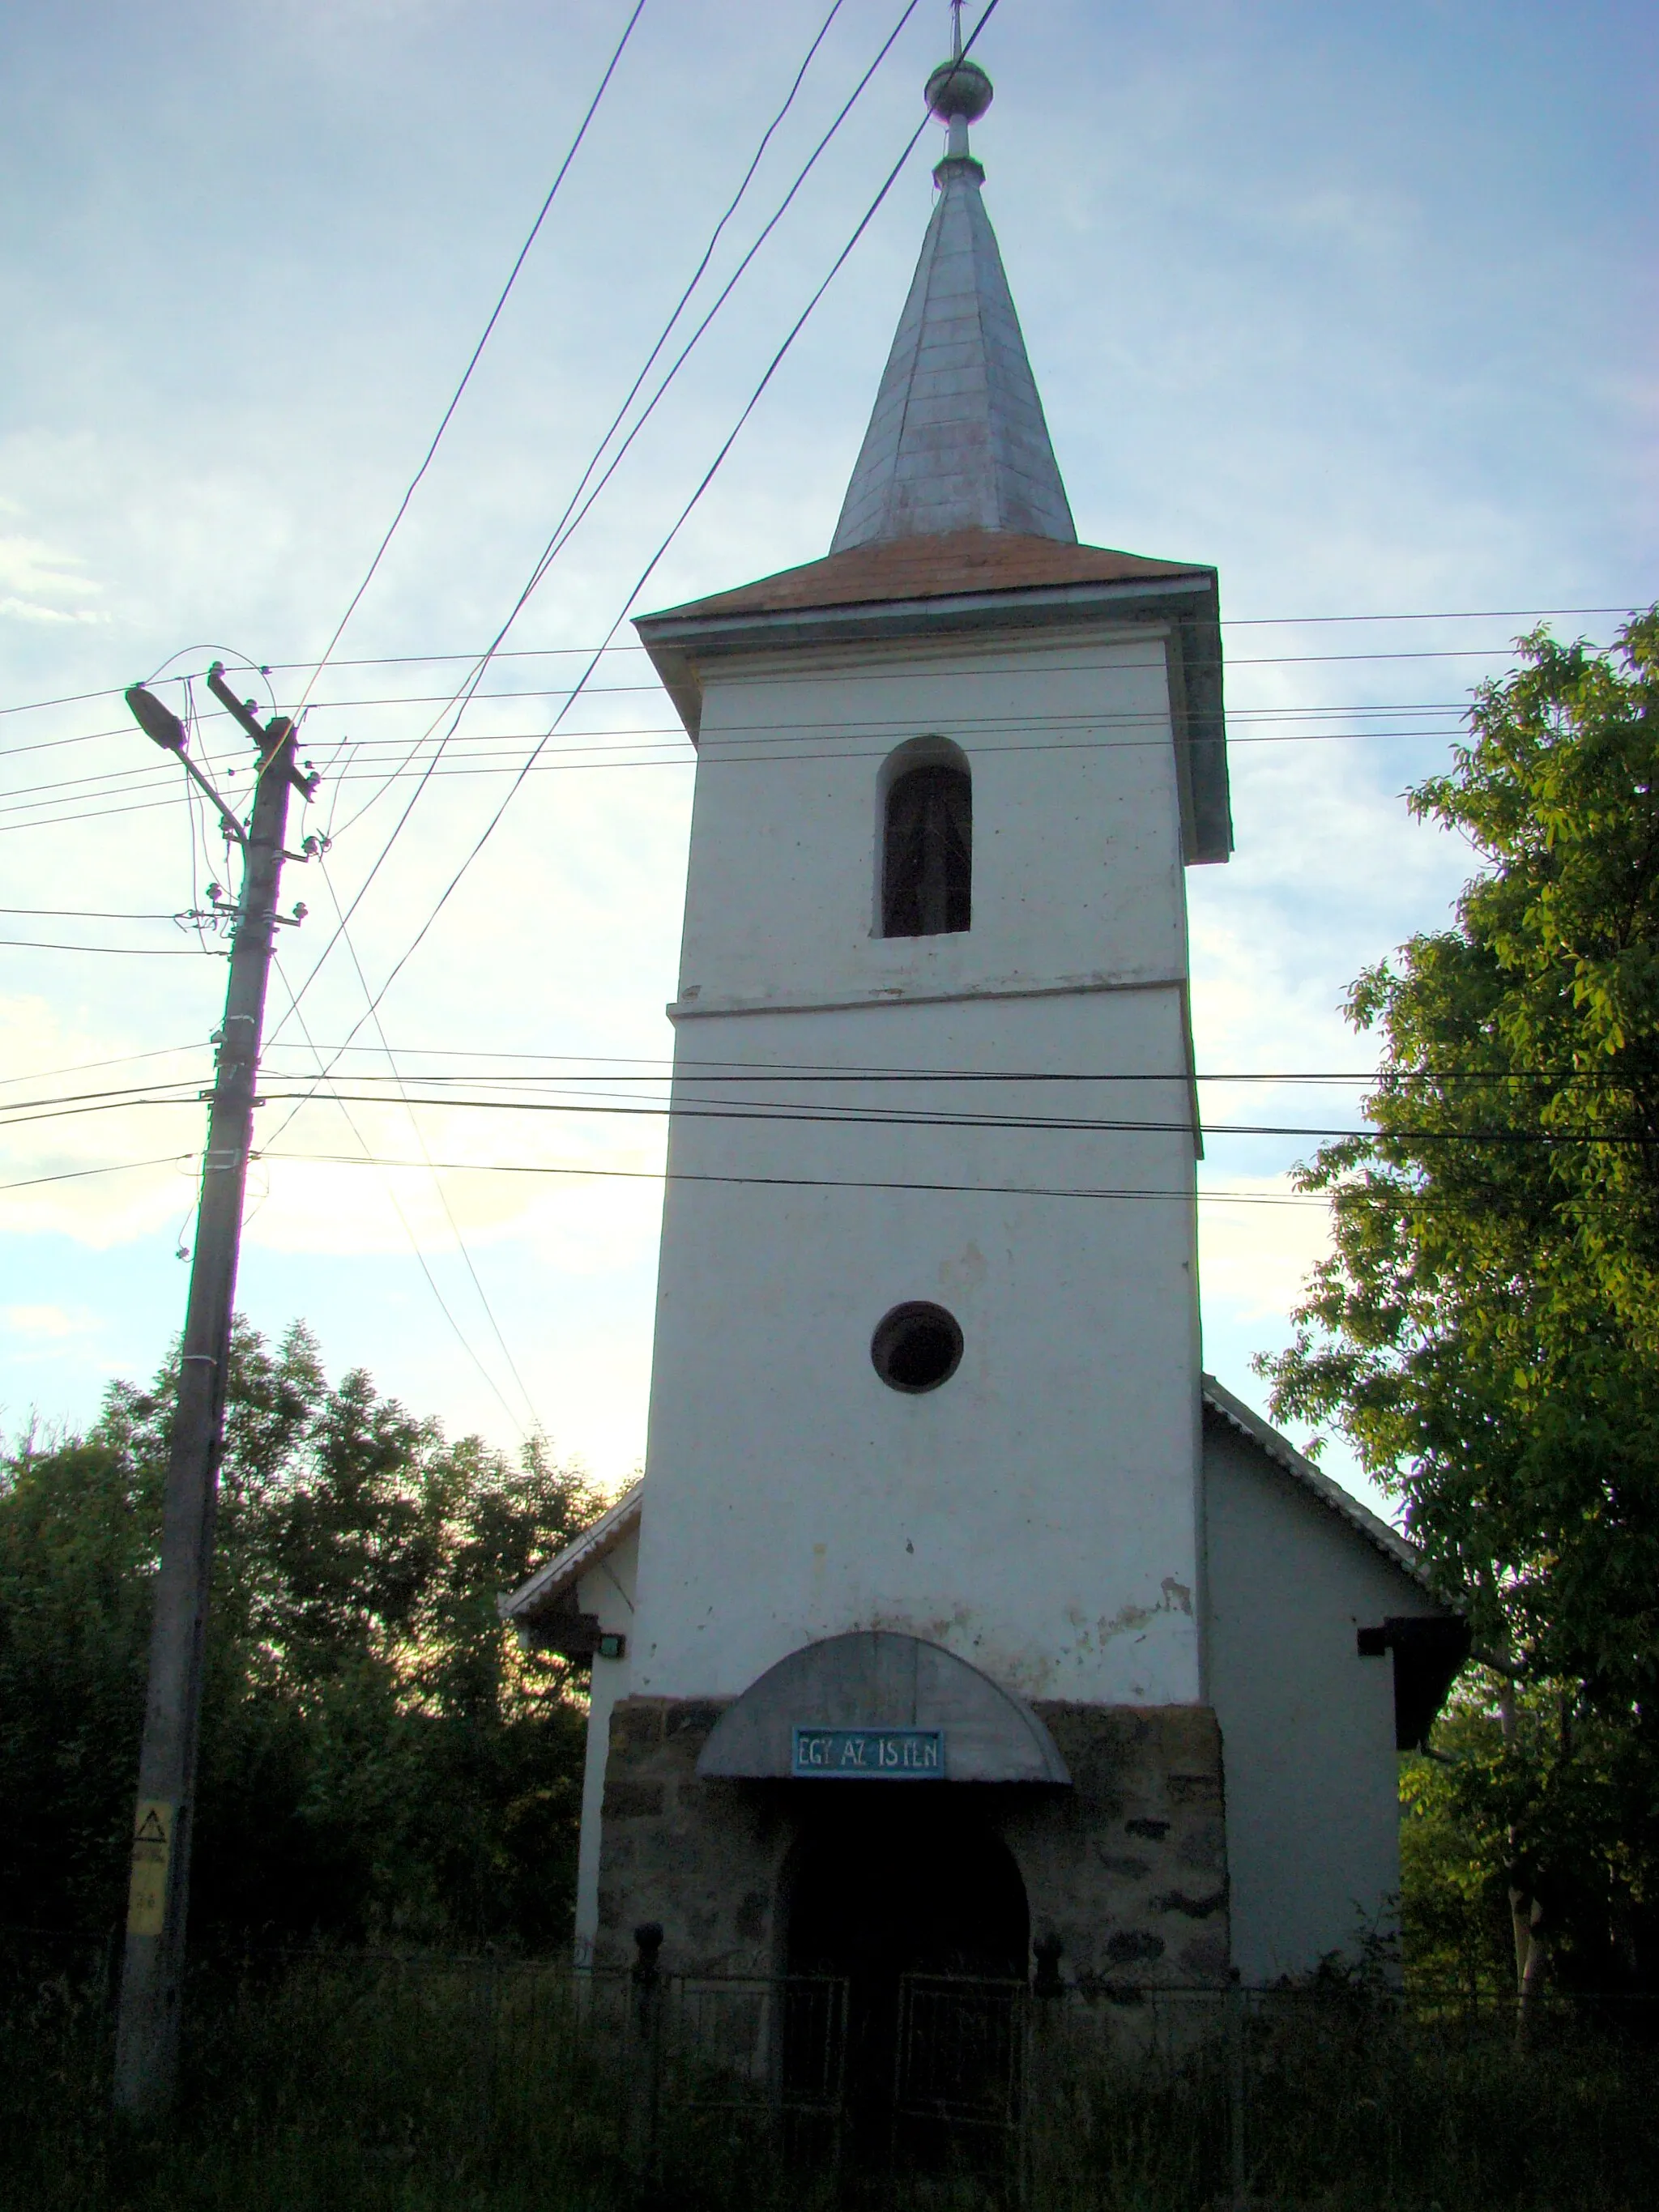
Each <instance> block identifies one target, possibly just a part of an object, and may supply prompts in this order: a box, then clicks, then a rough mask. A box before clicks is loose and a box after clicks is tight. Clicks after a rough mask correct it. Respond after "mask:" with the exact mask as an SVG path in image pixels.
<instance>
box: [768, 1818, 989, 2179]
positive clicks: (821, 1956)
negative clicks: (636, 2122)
mask: <svg viewBox="0 0 1659 2212" xmlns="http://www.w3.org/2000/svg"><path fill="white" fill-rule="evenodd" d="M802 1788H803V1789H804V1790H809V1791H810V1792H811V1803H810V1804H809V1805H806V1806H805V1807H803V1808H802V1822H801V1828H800V1832H799V1838H798V1840H797V1843H796V1845H795V1849H794V1850H793V1854H792V1856H791V1859H790V1862H789V1863H788V1865H787V1869H786V1873H785V1883H786V1895H785V1899H784V1900H783V1902H784V1907H785V1925H786V1928H787V1969H788V1972H789V1973H790V1974H791V1975H833V1976H836V1977H837V1978H842V1979H844V1981H845V1983H846V1986H847V2018H846V2043H845V2054H844V2072H843V2076H842V2079H843V2083H844V2099H845V2111H846V2115H847V2121H848V2145H849V2148H850V2150H851V2152H852V2154H853V2156H854V2159H855V2160H857V2161H858V2162H859V2163H860V2164H864V2165H869V2164H880V2163H884V2161H885V2160H887V2159H888V2158H889V2157H890V2156H892V2155H893V2154H895V2153H896V2154H897V2155H898V2157H899V2158H900V2160H902V2161H908V2160H924V2161H925V2162H927V2163H928V2164H938V2163H940V2162H949V2161H950V2160H952V2159H953V2158H955V2157H957V2156H958V2155H961V2154H963V2153H964V2152H967V2153H969V2154H971V2150H972V2142H971V2136H972V2126H971V2123H970V2121H968V2120H966V2119H964V2118H963V2116H968V2115H971V2114H973V2113H974V2112H985V2113H987V2114H989V2113H991V2112H996V2111H1000V2110H1001V2109H1002V2108H1003V2107H1004V2106H1006V2104H1007V2101H1008V2098H1009V2095H1010V2093H1011V2083H1012V2075H1011V2069H1012V2065H1013V2063H1014V2061H1015V2057H1016V2056H1017V2054H1016V2052H1015V2050H1014V2047H1013V2045H1012V2042H1011V2041H1010V2038H1011V2036H1012V2033H1013V2031H1014V2023H1015V2021H1016V2017H1017V2008H1016V2007H1015V2004H1014V2002H1013V2000H1012V1990H1009V1989H1008V1987H1007V1985H1009V1984H1024V1980H1025V1977H1026V1960H1027V1956H1028V1947H1029V1944H1030V1914H1029V1911H1028V1909H1027V1905H1026V1899H1025V1885H1024V1881H1022V1880H1021V1878H1020V1873H1019V1869H1018V1866H1017V1865H1016V1864H1015V1863H1014V1859H1013V1855H1012V1852H1011V1851H1010V1850H1009V1849H1008V1847H1007V1845H1006V1844H1005V1843H1004V1842H1003V1841H1002V1839H1001V1838H1000V1836H998V1835H997V1834H996V1833H995V1832H994V1829H993V1828H992V1827H991V1826H990V1824H989V1822H988V1821H987V1820H986V1819H985V1817H984V1815H983V1814H982V1813H981V1812H980V1810H979V1809H978V1808H976V1807H975V1805H974V1804H973V1803H972V1802H971V1799H969V1798H967V1797H964V1796H963V1794H962V1793H961V1792H960V1791H958V1790H952V1789H951V1787H950V1786H949V1785H948V1784H947V1785H944V1786H942V1787H935V1786H934V1785H932V1784H904V1783H882V1782H870V1783H860V1782H846V1783H836V1782H826V1783H822V1784H804V1785H802ZM970 1984H972V1985H976V1986H969V1985H970ZM987 1984H1000V1985H1003V1987H1002V1991H1001V1992H999V1991H998V1990H994V1989H987ZM807 2057H808V2054H807V2053H805V2052H804V2051H803V2052H800V2053H799V2054H793V2053H791V2052H788V2051H786V2053H785V2072H786V2077H787V2075H789V2074H790V2072H791V2071H792V2070H793V2065H795V2064H799V2063H801V2062H802V2061H804V2060H806V2059H807ZM947 2108H948V2111H947ZM952 2114H954V2115H955V2116H956V2123H957V2124H953V2122H952V2119H951V2115H952Z"/></svg>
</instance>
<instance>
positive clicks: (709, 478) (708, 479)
mask: <svg viewBox="0 0 1659 2212" xmlns="http://www.w3.org/2000/svg"><path fill="white" fill-rule="evenodd" d="M914 4H915V0H911V7H914ZM996 5H997V0H989V5H988V6H987V8H986V9H985V11H984V13H983V15H981V17H980V20H979V23H978V24H977V25H975V32H974V35H975V37H976V36H977V35H978V32H979V30H980V29H981V28H982V27H983V26H984V24H985V23H986V22H987V21H988V20H989V18H990V16H991V14H992V12H993V10H994V9H995V7H996ZM911 7H907V9H906V10H905V13H904V15H903V16H902V17H901V18H900V26H901V27H902V23H903V21H905V20H907V19H908V15H909V14H910V12H911ZM894 35H895V36H896V35H897V32H896V30H895V33H894ZM890 43H891V41H889V44H890ZM971 43H972V40H971V39H970V40H969V44H971ZM886 51H887V49H886V48H885V47H884V48H883V50H882V52H883V53H884V52H886ZM965 51H966V49H965V48H964V52H965ZM879 58H880V57H879V56H878V60H879ZM867 81H868V76H867V73H866V79H865V80H864V82H867ZM926 127H927V124H926V118H924V119H923V121H922V122H921V124H919V125H917V126H916V129H915V131H914V133H913V134H912V136H911V137H910V139H909V141H908V144H907V145H906V146H905V149H904V150H903V152H902V154H901V155H900V156H899V158H898V160H897V161H896V162H895V163H894V164H893V167H892V168H891V169H890V172H889V173H888V175H887V177H886V179H884V182H883V184H882V185H881V188H880V190H879V191H878V192H877V194H876V196H875V197H874V199H873V200H872V202H871V203H870V205H869V207H868V208H867V209H866V211H865V214H864V215H863V216H862V217H861V218H860V222H859V223H858V225H857V227H856V228H854V232H853V234H852V235H851V237H850V238H849V239H848V240H847V243H846V244H845V246H842V250H841V252H839V253H838V254H837V255H836V258H835V260H834V262H833V263H832V264H830V267H829V270H828V272H827V274H826V275H825V276H824V277H823V281H822V283H820V284H819V285H818V287H817V290H816V291H815V292H814V293H813V294H812V295H811V298H810V299H809V300H808V301H807V303H806V305H805V307H804V308H803V309H802V310H801V312H800V313H799V316H798V317H797V318H796V319H795V321H794V323H793V325H792V326H791V328H790V329H789V331H788V332H787V334H786V336H785V337H784V339H783V342H782V343H781V345H780V346H779V347H778V349H777V350H776V352H775V354H774V355H773V356H772V358H771V360H770V362H769V363H768V364H767V367H766V368H765V371H764V372H763V374H762V376H761V379H760V380H759V382H758V383H757V385H756V386H755V388H754V390H753V392H751V393H750V397H749V398H748V400H747V401H746V402H745V404H744V408H743V410H742V412H741V413H740V414H739V415H738V419H737V421H736V422H734V423H733V424H732V428H731V430H730V431H729V433H728V434H727V435H726V440H725V442H724V443H723V444H722V445H721V447H720V450H719V452H718V453H716V454H715V455H714V459H713V460H712V461H711V462H710V463H709V465H708V469H707V470H706V471H704V474H703V476H702V479H701V480H700V482H699V483H698V484H697V485H696V489H694V491H693V492H692V494H691V496H690V499H688V500H687V501H686V502H685V504H684V507H682V508H681V510H680V512H679V513H678V516H677V517H676V518H675V520H674V522H673V523H672V525H671V526H670V528H669V531H668V533H667V535H666V536H665V538H663V540H662V542H661V544H659V546H658V547H657V550H656V551H655V552H654V553H653V555H652V556H651V558H650V559H649V561H647V563H646V565H645V567H644V568H642V569H641V572H640V574H639V577H638V579H637V580H636V581H635V584H634V586H633V588H632V590H631V591H630V592H629V594H628V597H627V599H625V600H624V601H623V605H622V606H621V607H620V608H619V609H618V610H617V616H616V618H615V620H614V621H613V622H612V623H611V629H610V631H609V632H608V633H607V635H606V637H605V641H604V642H605V645H609V643H610V642H611V638H612V637H613V636H614V635H615V634H616V632H617V629H618V628H619V627H620V626H621V624H622V623H623V619H624V618H625V617H626V615H627V612H628V610H629V607H630V606H632V605H633V604H634V602H635V599H637V598H638V597H639V595H640V593H641V591H642V590H643V589H644V588H645V586H646V584H647V581H648V580H649V579H650V577H651V576H652V574H653V573H654V571H655V569H656V568H657V566H658V564H659V562H660V561H661V560H662V558H663V556H664V555H665V553H666V552H667V550H668V549H669V547H670V546H671V544H673V542H674V540H675V538H677V537H678V535H679V532H680V531H681V529H682V528H683V526H684V524H685V522H686V520H687V519H688V517H689V516H690V513H691V512H692V510H693V508H694V507H696V504H697V502H698V501H699V500H700V499H701V498H702V495H703V494H704V492H705V491H707V489H708V486H709V485H710V484H711V483H713V482H714V477H715V475H716V473H717V471H719V469H720V465H721V463H722V462H723V461H724V460H725V459H726V455H727V454H728V453H730V452H731V450H732V446H733V445H734V444H735V443H736V441H737V439H738V434H739V433H740V432H741V430H742V429H743V427H744V423H745V422H747V421H748V420H749V417H750V415H751V414H752V413H753V412H754V410H755V409H756V408H757V406H758V405H759V404H760V401H761V398H762V397H763V394H764V392H766V389H767V387H768V386H769V384H770V383H771V380H772V379H773V377H774V375H775V374H776V372H777V370H778V368H780V366H781V363H782V362H783V360H784V357H785V356H786V355H787V353H788V351H789V349H790V347H791V346H792V345H793V343H794V341H795V339H796V337H798V336H799V333H800V331H802V330H803V329H804V328H805V325H806V322H807V319H808V318H809V317H810V316H811V313H812V311H813V309H814V308H815V307H817V304H818V301H820V300H821V299H822V298H823V295H824V294H825V292H827V291H828V290H829V286H830V284H831V283H833V282H834V280H835V278H836V276H837V274H838V273H839V272H840V270H841V269H842V265H843V264H844V263H845V262H846V260H847V258H848V256H849V255H850V254H851V252H853V249H854V246H856V245H857V244H858V241H859V240H860V238H861V237H862V236H863V235H864V233H865V231H866V229H867V228H869V225H870V224H871V222H872V221H873V220H874V218H875V216H876V213H877V210H878V209H879V208H880V206H881V204H882V203H883V202H884V200H885V198H886V197H887V195H888V193H889V192H890V191H891V189H892V187H893V185H894V184H895V183H896V181H897V179H898V176H899V173H900V172H901V171H902V168H903V167H904V164H905V162H906V161H908V159H909V157H910V153H911V150H912V149H913V148H914V147H915V144H916V143H917V142H918V140H919V139H920V138H921V134H922V131H923V130H925V128H926ZM598 665H599V656H598V654H595V656H594V657H593V659H591V660H590V661H589V662H588V663H587V665H586V667H585V669H584V670H583V671H582V674H581V676H580V678H578V679H577V684H576V687H575V690H573V691H572V693H571V694H570V696H569V698H568V700H567V702H566V704H565V706H564V707H563V708H561V709H560V712H559V714H558V715H556V717H555V718H554V721H553V724H552V726H551V727H550V729H549V731H548V732H546V735H545V736H544V738H542V739H541V740H539V741H538V744H537V745H536V746H535V748H534V749H533V750H532V752H531V754H530V756H529V757H528V758H527V759H526V762H525V763H524V765H523V767H522V768H521V769H520V771H519V773H518V775H516V776H515V777H514V779H513V783H512V786H511V787H510V788H509V789H508V791H507V794H506V796H505V797H504V798H503V799H502V800H501V805H499V806H498V807H497V808H496V810H495V813H494V814H493V815H492V816H491V817H490V819H489V822H488V823H486V824H485V826H484V828H483V831H482V833H481V834H480V835H479V836H478V837H477V840H476V841H475V842H474V843H473V846H472V848H471V851H470V852H469V853H468V854H467V855H466V857H465V859H464V860H462V862H461V865H460V866H459V868H458V869H457V870H456V871H455V872H454V874H453V876H452V877H451V878H450V880H449V882H448V883H447V884H446V886H445V888H444V890H442V891H441V893H440V895H439V896H438V899H437V902H436V903H435V905H434V906H433V908H432V909H431V911H430V912H429V914H428V915H427V917H426V919H425V921H422V924H421V926H420V928H419V929H418V930H417V931H416V934H415V936H414V937H413V939H411V940H410V944H409V945H408V947H407V949H406V950H405V951H404V952H403V953H402V954H401V955H400V956H399V957H398V960H397V962H396V963H395V964H394V965H393V967H392V969H391V971H390V973H389V974H388V975H387V976H386V981H384V982H383V983H382V984H381V986H380V991H379V992H378V994H376V996H375V998H374V1000H373V1001H372V1002H371V1006H370V1012H373V1011H374V1008H375V1007H376V1006H379V1005H380V1000H382V999H384V998H385V996H386V993H387V991H388V990H390V989H391V987H392V983H393V982H394V981H396V980H397V977H398V975H399V974H400V973H401V972H402V970H403V969H404V966H405V965H406V963H408V961H409V960H410V958H411V957H413V955H414V953H415V951H416V949H417V948H418V946H419V945H421V943H422V940H423V939H425V937H426V934H427V933H428V930H429V929H430V928H431V927H432V926H433V924H434V923H435V921H436V920H437V918H438V916H439V915H440V914H441V912H442V911H443V908H444V907H445V906H446V905H447V903H448V901H449V899H450V898H451V896H453V893H454V891H455V889H456V887H457V885H458V884H459V883H460V882H461V880H462V878H464V877H465V874H466V872H467V871H468V870H469V869H470V868H471V866H472V863H473V862H474V861H475V860H477V857H478V855H479V854H480V853H482V852H483V848H484V846H485V845H486V844H487V843H488V842H489V838H490V837H491V836H493V835H494V833H495V829H496V827H497V825H498V824H499V823H500V822H501V818H502V817H503V816H504V815H505V814H506V812H507V808H508V806H510V805H511V804H512V802H513V799H514V797H515V796H516V795H517V793H518V792H519V790H520V787H521V786H522V784H523V782H524V780H525V777H526V775H528V774H529V772H530V770H531V769H532V767H533V766H534V765H535V762H536V759H537V757H538V754H539V752H540V750H541V747H542V745H543V744H545V743H546V742H547V739H548V738H550V737H551V736H552V734H553V731H554V730H556V728H557V727H558V725H559V722H560V720H562V718H563V715H564V714H566V713H568V710H569V708H570V706H571V705H572V704H574V701H575V698H576V696H577V695H578V694H579V693H580V690H581V688H582V686H583V685H584V684H586V681H587V679H588V678H590V677H591V676H592V673H593V671H594V669H595V668H596V667H597V666H598ZM418 796H419V793H418V792H417V793H416V797H418ZM413 804H414V800H413V799H411V801H410V805H411V806H412V805H413ZM408 818H409V812H408V810H407V809H406V810H405V811H404V816H403V817H402V820H401V821H400V822H399V823H398V829H401V828H402V826H403V823H404V822H406V821H407V820H408ZM394 835H395V832H394ZM386 849H389V845H388V847H387V848H383V850H382V853H381V855H380V860H383V859H384V858H385V851H386ZM380 860H376V862H375V869H378V868H379V866H380ZM372 875H373V871H371V878H372ZM367 889H368V885H367V884H365V885H364V886H363V890H367ZM363 890H360V891H359V892H358V893H357V896H356V898H354V900H353V902H352V908H351V910H352V911H355V910H356V905H357V903H358V902H359V901H360V900H361V899H362V896H363ZM331 949H332V944H331V945H327V946H325V948H324V950H323V952H322V954H321V955H320V956H319V959H318V961H317V963H315V965H314V966H313V969H312V970H311V975H310V976H309V977H307V982H309V981H311V980H312V979H313V978H314V977H315V976H316V975H317V974H318V972H319V969H320V968H321V966H322V963H323V961H324V960H325V959H326V958H327V957H328V954H329V952H330V951H331ZM304 987H305V986H303V985H302V986H301V989H302V990H303V989H304ZM358 1026H359V1027H361V1023H360V1024H358ZM352 1034H353V1035H354V1036H355V1035H356V1030H353V1032H352ZM292 1118H293V1117H292V1116H291V1115H290V1116H289V1119H290V1120H291V1119H292ZM284 1126H286V1124H285V1125H284Z"/></svg>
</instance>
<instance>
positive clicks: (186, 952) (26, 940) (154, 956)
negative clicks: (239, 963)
mask: <svg viewBox="0 0 1659 2212" xmlns="http://www.w3.org/2000/svg"><path fill="white" fill-rule="evenodd" d="M0 945H4V946H5V947H6V948H7V949H8V950H9V951H13V952H19V951H21V952H95V953H101V954H108V955H112V956H114V957H118V958H124V959H129V960H228V959H229V957H230V955H229V953H228V951H223V950H222V949H221V948H219V947H217V946H214V945H199V946H197V945H58V944H54V943H53V942H52V940H51V939H46V938H36V937H0Z"/></svg>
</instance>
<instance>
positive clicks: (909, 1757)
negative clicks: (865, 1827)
mask: <svg viewBox="0 0 1659 2212" xmlns="http://www.w3.org/2000/svg"><path fill="white" fill-rule="evenodd" d="M789 1771H790V1772H791V1773H792V1774H799V1775H807V1776H811V1778H813V1779H814V1780H817V1779H818V1778H822V1777H823V1776H830V1777H838V1778H842V1779H845V1780H848V1781H865V1782H943V1781H944V1779H945V1730H944V1729H926V1728H920V1729H919V1728H798V1729H796V1730H795V1735H794V1754H793V1759H791V1762H790V1768H789Z"/></svg>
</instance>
